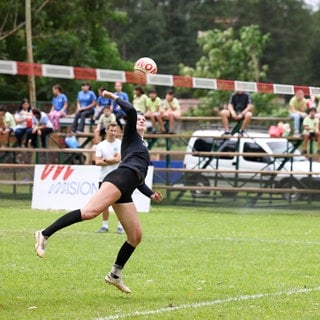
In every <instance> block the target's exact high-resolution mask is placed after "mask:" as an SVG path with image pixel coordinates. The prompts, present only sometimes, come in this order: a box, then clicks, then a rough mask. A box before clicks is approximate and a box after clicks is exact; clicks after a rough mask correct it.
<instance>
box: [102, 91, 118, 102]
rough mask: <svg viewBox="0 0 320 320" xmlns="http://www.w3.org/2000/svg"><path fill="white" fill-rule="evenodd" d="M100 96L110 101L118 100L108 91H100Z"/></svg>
mask: <svg viewBox="0 0 320 320" xmlns="http://www.w3.org/2000/svg"><path fill="white" fill-rule="evenodd" d="M102 96H103V97H104V98H110V99H113V100H115V99H117V98H118V97H117V96H116V95H115V94H113V93H112V92H110V91H108V90H103V91H102Z"/></svg>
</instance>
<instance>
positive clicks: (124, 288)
mask: <svg viewBox="0 0 320 320" xmlns="http://www.w3.org/2000/svg"><path fill="white" fill-rule="evenodd" d="M104 280H105V281H106V282H107V283H109V284H111V285H113V286H115V287H117V288H118V289H119V290H120V291H122V292H124V293H131V290H130V289H129V288H128V287H127V286H126V285H125V284H124V283H123V282H122V279H121V278H120V277H119V278H113V277H112V276H111V273H110V272H109V273H108V274H107V275H106V277H105V278H104Z"/></svg>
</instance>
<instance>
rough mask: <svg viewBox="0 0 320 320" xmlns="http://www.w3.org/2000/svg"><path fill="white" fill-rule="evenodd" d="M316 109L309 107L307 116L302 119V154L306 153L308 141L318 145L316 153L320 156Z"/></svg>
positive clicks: (319, 135) (319, 136) (319, 133)
mask: <svg viewBox="0 0 320 320" xmlns="http://www.w3.org/2000/svg"><path fill="white" fill-rule="evenodd" d="M316 112H317V108H316V107H311V108H310V109H309V115H308V116H306V117H305V118H304V119H303V123H302V126H303V150H302V154H306V153H307V149H308V142H309V140H310V139H315V140H317V143H318V151H317V153H318V154H320V132H319V118H316V117H315V116H316Z"/></svg>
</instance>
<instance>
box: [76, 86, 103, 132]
mask: <svg viewBox="0 0 320 320" xmlns="http://www.w3.org/2000/svg"><path fill="white" fill-rule="evenodd" d="M81 88H82V90H81V91H79V92H78V96H77V112H76V114H75V116H74V120H73V124H72V128H71V131H72V132H73V133H76V132H83V131H84V124H85V120H86V118H89V117H92V116H93V115H94V107H95V106H96V103H97V97H96V95H95V93H94V92H93V91H92V90H90V84H89V83H88V82H83V83H82V85H81ZM79 119H80V123H79V126H78V121H79Z"/></svg>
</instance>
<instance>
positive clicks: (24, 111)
mask: <svg viewBox="0 0 320 320" xmlns="http://www.w3.org/2000/svg"><path fill="white" fill-rule="evenodd" d="M14 119H15V121H16V124H17V126H16V129H15V131H14V135H15V136H16V139H17V145H18V147H21V145H22V139H23V137H24V136H25V135H26V137H27V139H26V141H25V147H27V146H28V140H29V137H30V134H31V131H32V110H31V105H30V103H29V100H28V99H26V98H24V99H23V100H22V101H21V104H20V106H19V108H18V110H17V111H16V113H15V114H14Z"/></svg>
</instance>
